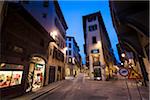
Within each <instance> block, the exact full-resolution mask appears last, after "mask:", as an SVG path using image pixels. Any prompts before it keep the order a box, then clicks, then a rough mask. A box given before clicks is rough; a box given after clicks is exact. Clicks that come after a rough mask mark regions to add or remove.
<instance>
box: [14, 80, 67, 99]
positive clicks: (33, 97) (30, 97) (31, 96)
mask: <svg viewBox="0 0 150 100" xmlns="http://www.w3.org/2000/svg"><path fill="white" fill-rule="evenodd" d="M64 81H65V80H62V81H58V83H56V82H54V83H52V84H49V85H47V86H45V87H43V88H46V87H50V85H54V86H52V88H50V89H47V90H46V91H43V92H39V93H35V94H30V95H25V94H24V95H23V96H24V97H23V96H22V97H21V96H20V97H16V98H13V99H12V100H21V99H23V100H35V99H37V98H38V97H40V96H42V95H44V94H46V93H48V92H50V91H52V90H54V89H56V88H57V87H59V86H60V85H61V84H62V83H64ZM55 84H56V85H55ZM38 91H40V90H38Z"/></svg>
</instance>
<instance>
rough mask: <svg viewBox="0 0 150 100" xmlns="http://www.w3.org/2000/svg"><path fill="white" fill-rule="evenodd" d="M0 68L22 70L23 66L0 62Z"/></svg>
mask: <svg viewBox="0 0 150 100" xmlns="http://www.w3.org/2000/svg"><path fill="white" fill-rule="evenodd" d="M0 69H21V70H23V66H22V65H15V64H5V63H1V64H0Z"/></svg>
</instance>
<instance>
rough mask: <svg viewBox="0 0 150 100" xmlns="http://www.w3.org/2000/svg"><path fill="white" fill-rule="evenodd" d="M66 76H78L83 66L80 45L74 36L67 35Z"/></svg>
mask: <svg viewBox="0 0 150 100" xmlns="http://www.w3.org/2000/svg"><path fill="white" fill-rule="evenodd" d="M66 47H67V50H66V78H68V77H70V76H71V77H74V76H77V75H78V73H79V72H80V68H81V62H82V59H81V56H80V54H79V51H80V49H79V46H78V45H77V42H76V41H75V38H74V37H71V36H67V37H66Z"/></svg>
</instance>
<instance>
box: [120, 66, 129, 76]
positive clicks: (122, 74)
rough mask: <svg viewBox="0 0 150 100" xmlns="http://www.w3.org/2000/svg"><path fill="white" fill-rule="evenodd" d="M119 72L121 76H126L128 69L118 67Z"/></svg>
mask: <svg viewBox="0 0 150 100" xmlns="http://www.w3.org/2000/svg"><path fill="white" fill-rule="evenodd" d="M119 74H120V75H121V76H124V77H126V76H128V74H129V71H128V69H126V68H120V70H119Z"/></svg>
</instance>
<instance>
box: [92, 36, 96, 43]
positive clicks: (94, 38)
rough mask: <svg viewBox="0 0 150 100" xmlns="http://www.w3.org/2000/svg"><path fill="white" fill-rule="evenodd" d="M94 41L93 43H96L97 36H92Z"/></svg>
mask: <svg viewBox="0 0 150 100" xmlns="http://www.w3.org/2000/svg"><path fill="white" fill-rule="evenodd" d="M92 43H93V44H94V43H96V37H95V36H93V37H92Z"/></svg>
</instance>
